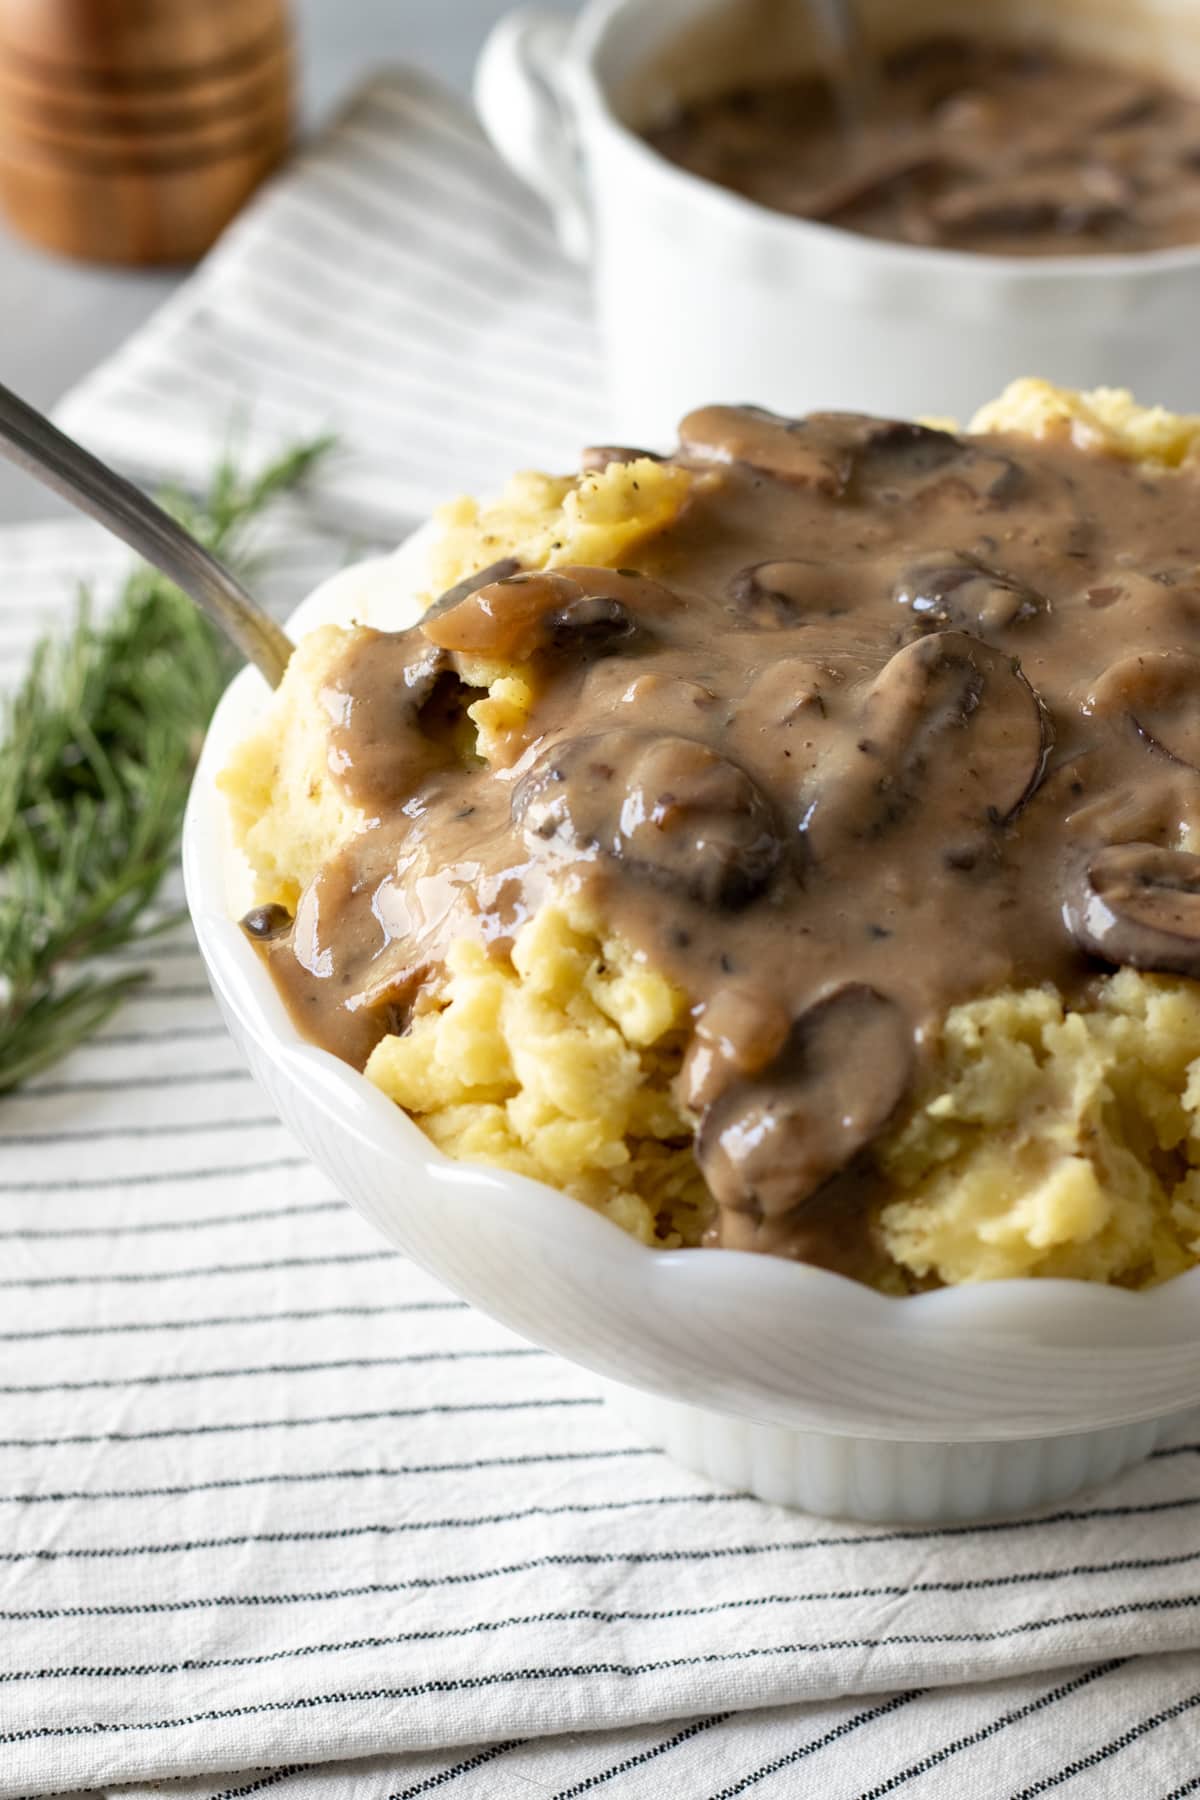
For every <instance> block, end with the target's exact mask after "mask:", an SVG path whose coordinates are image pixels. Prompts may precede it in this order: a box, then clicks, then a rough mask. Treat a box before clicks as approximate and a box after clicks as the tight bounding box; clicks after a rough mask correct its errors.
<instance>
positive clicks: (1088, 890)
mask: <svg viewBox="0 0 1200 1800" xmlns="http://www.w3.org/2000/svg"><path fill="white" fill-rule="evenodd" d="M1063 919H1064V921H1065V923H1066V926H1067V929H1068V931H1069V932H1070V933H1071V936H1072V937H1073V938H1074V940H1075V942H1076V943H1077V944H1078V945H1079V948H1080V949H1081V950H1085V951H1087V952H1088V954H1089V955H1091V956H1098V957H1100V958H1101V959H1102V961H1104V962H1109V963H1119V964H1124V965H1127V966H1128V967H1129V968H1131V969H1153V970H1157V971H1158V972H1159V973H1160V974H1164V975H1192V976H1200V856H1190V855H1188V854H1187V852H1186V851H1183V850H1164V849H1162V848H1160V847H1159V846H1158V845H1155V844H1114V845H1111V846H1110V847H1109V848H1108V849H1107V850H1101V851H1100V852H1099V853H1098V854H1097V855H1095V856H1093V857H1092V858H1091V860H1090V862H1089V863H1088V865H1087V867H1086V869H1085V870H1084V871H1083V873H1082V875H1081V876H1080V878H1079V879H1078V881H1077V883H1076V885H1075V887H1074V889H1073V891H1072V892H1071V893H1069V894H1068V896H1067V898H1066V900H1065V901H1064V903H1063Z"/></svg>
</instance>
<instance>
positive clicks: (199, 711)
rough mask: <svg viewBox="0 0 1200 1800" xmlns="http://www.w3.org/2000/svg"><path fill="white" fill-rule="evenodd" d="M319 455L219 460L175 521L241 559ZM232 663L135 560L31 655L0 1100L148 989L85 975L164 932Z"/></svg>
mask: <svg viewBox="0 0 1200 1800" xmlns="http://www.w3.org/2000/svg"><path fill="white" fill-rule="evenodd" d="M327 448H328V441H327V440H321V441H320V442H318V443H313V444H309V445H305V446H303V447H302V448H300V449H297V450H293V451H290V452H289V453H288V454H286V455H285V456H283V457H281V458H280V459H279V461H278V462H275V463H273V464H272V465H271V466H270V467H269V468H268V469H266V470H264V471H263V473H261V474H260V475H258V476H257V477H256V478H254V479H253V480H250V481H245V480H243V479H242V478H241V477H240V476H239V474H238V472H237V469H236V467H235V466H234V464H233V463H232V462H231V461H228V460H226V461H224V462H222V464H221V466H220V467H219V468H218V470H217V472H216V475H215V477H214V479H213V483H212V487H211V490H210V492H209V495H208V498H207V499H206V500H205V501H204V502H203V503H200V504H197V503H193V502H191V501H189V500H187V499H186V498H184V497H183V496H181V495H173V496H170V497H169V504H170V506H171V510H172V511H173V512H175V513H176V515H177V516H178V517H180V518H181V519H182V520H183V522H184V523H185V524H186V525H187V527H188V529H189V530H190V531H192V532H193V533H194V534H195V535H196V536H197V537H198V538H200V540H201V542H202V543H205V544H207V545H208V547H209V548H210V549H212V550H214V551H215V552H217V553H218V554H219V555H221V556H222V557H224V558H226V559H227V560H229V561H231V562H234V563H237V562H238V561H239V560H240V559H241V558H242V557H243V555H244V551H245V542H244V538H245V528H246V527H247V526H248V525H249V524H250V523H251V522H252V521H253V520H254V519H256V518H257V517H258V516H259V515H260V514H261V513H262V512H263V511H264V509H265V508H266V507H268V506H269V504H270V503H271V501H272V500H274V499H275V498H276V497H277V496H278V495H280V494H282V493H284V492H285V491H287V490H288V489H290V488H293V487H294V486H296V484H297V483H298V482H300V481H301V480H302V479H303V477H304V476H305V475H306V474H307V473H308V472H309V470H310V469H311V468H312V466H313V464H314V463H315V462H316V461H317V460H318V458H319V457H321V456H322V455H323V454H324V453H325V451H326V450H327ZM235 660H236V659H235V658H234V657H233V656H232V653H231V652H230V651H229V650H228V649H227V647H226V646H225V644H224V642H223V641H222V640H221V639H220V638H219V637H218V636H217V634H216V632H215V631H214V630H213V628H212V627H211V626H210V625H209V623H208V621H207V620H206V619H205V618H203V617H202V615H201V614H200V613H198V612H197V611H196V609H195V607H194V606H193V604H192V602H191V601H190V600H188V599H187V598H186V597H185V596H184V595H183V594H181V593H180V591H179V590H178V588H176V587H174V586H172V584H171V583H170V582H169V581H167V580H166V578H165V577H164V576H161V575H159V574H158V573H157V571H155V570H153V569H149V568H145V567H139V568H138V569H137V570H135V571H134V572H133V573H132V574H131V575H130V576H129V577H128V579H127V581H126V582H125V585H124V587H123V588H122V590H121V593H120V596H119V598H118V600H117V603H116V605H115V607H114V608H113V609H112V611H111V612H110V613H108V614H107V616H106V617H104V618H103V619H97V618H96V617H95V615H94V611H93V608H92V605H91V602H90V599H89V596H88V594H87V593H86V591H85V592H84V593H82V594H81V596H80V602H79V609H78V613H77V615H76V618H75V621H74V623H73V625H72V627H71V628H70V630H69V632H68V633H67V634H66V635H65V636H63V637H61V638H54V637H51V638H47V639H46V640H44V641H43V642H42V643H41V644H39V646H38V648H37V650H36V651H35V652H34V655H33V658H32V661H31V664H30V667H29V670H28V673H27V674H26V676H25V679H24V681H23V682H22V684H21V686H20V688H19V689H18V691H17V692H16V694H15V695H14V696H13V697H12V698H11V699H10V700H9V702H8V704H7V706H6V707H5V709H4V713H3V726H4V729H3V740H2V742H0V1093H3V1092H6V1091H7V1090H9V1089H10V1088H13V1087H16V1086H17V1085H18V1084H19V1083H20V1082H22V1081H24V1080H26V1079H27V1078H28V1077H29V1076H30V1075H33V1074H35V1073H36V1072H37V1071H38V1070H39V1069H44V1068H45V1067H46V1066H47V1065H48V1064H50V1063H53V1062H56V1061H57V1060H58V1058H59V1057H60V1056H62V1055H63V1054H64V1053H65V1052H66V1051H68V1050H69V1049H71V1048H72V1046H73V1045H75V1044H77V1043H78V1042H79V1041H80V1040H81V1039H82V1038H84V1037H86V1036H87V1035H88V1034H89V1033H90V1032H92V1031H94V1030H95V1029H96V1027H97V1026H98V1025H100V1024H101V1023H102V1022H103V1020H105V1019H106V1018H108V1017H109V1015H110V1014H111V1013H112V1012H113V1011H114V1009H115V1008H116V1007H117V1006H119V1005H120V1004H121V1002H122V1000H123V999H124V998H125V997H126V995H127V994H128V993H129V992H130V990H131V989H133V988H135V987H137V986H138V985H139V984H140V983H141V982H142V981H144V980H145V978H146V972H145V970H143V969H139V968H132V969H123V970H121V971H119V972H118V973H116V974H113V973H112V972H111V971H109V970H106V969H103V968H100V969H97V968H96V967H94V966H93V965H94V963H95V961H96V959H98V958H102V957H105V956H107V955H109V954H110V953H111V952H113V951H116V950H121V949H123V948H125V947H127V946H137V945H139V944H141V943H144V942H145V941H146V939H147V938H149V937H151V936H152V935H153V934H154V933H155V932H156V931H161V930H162V929H163V927H164V925H165V924H169V923H170V922H171V920H170V919H169V918H163V917H162V916H160V915H158V914H157V913H156V911H155V909H154V907H153V903H154V901H155V899H156V897H157V895H158V892H159V889H160V886H161V884H162V881H163V878H164V876H165V875H166V874H167V872H168V871H169V870H170V868H171V867H172V866H173V863H174V860H175V853H176V849H177V847H178V841H179V828H180V824H181V821H182V817H183V807H184V802H185V799H186V797H187V788H188V782H189V780H190V777H191V772H192V769H193V767H194V766H195V761H196V757H197V755H198V753H199V749H200V743H201V739H202V737H203V734H204V728H205V726H206V725H207V723H208V719H209V716H210V714H211V712H212V709H213V707H214V706H215V704H216V702H217V699H218V697H219V695H220V693H221V690H222V688H223V687H224V686H225V683H226V682H227V681H228V679H229V676H230V674H231V672H232V669H233V667H234V665H235Z"/></svg>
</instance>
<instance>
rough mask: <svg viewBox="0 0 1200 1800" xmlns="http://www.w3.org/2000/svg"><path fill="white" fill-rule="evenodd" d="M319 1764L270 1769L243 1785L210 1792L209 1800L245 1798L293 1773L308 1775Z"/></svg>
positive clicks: (275, 1785) (284, 1779)
mask: <svg viewBox="0 0 1200 1800" xmlns="http://www.w3.org/2000/svg"><path fill="white" fill-rule="evenodd" d="M318 1766H319V1765H318V1764H316V1763H292V1764H290V1765H289V1767H288V1768H286V1769H272V1770H271V1772H270V1774H269V1775H261V1776H260V1777H259V1779H258V1780H257V1781H248V1782H246V1784H245V1785H244V1786H243V1787H235V1788H222V1789H221V1792H220V1793H219V1794H212V1795H210V1796H209V1800H246V1795H247V1794H261V1793H262V1792H263V1791H264V1790H265V1789H266V1788H273V1787H278V1786H279V1784H280V1782H283V1781H290V1780H291V1779H292V1776H293V1775H308V1774H311V1772H312V1771H313V1769H315V1768H317V1767H318Z"/></svg>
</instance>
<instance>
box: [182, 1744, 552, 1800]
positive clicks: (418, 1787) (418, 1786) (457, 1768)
mask: <svg viewBox="0 0 1200 1800" xmlns="http://www.w3.org/2000/svg"><path fill="white" fill-rule="evenodd" d="M532 1742H533V1739H532V1738H508V1739H507V1740H506V1741H505V1742H504V1743H502V1744H489V1745H488V1747H487V1749H486V1750H477V1751H476V1752H475V1755H474V1756H468V1757H467V1758H466V1760H465V1761H464V1762H458V1763H453V1764H452V1765H451V1767H450V1768H448V1769H439V1770H438V1772H437V1774H436V1775H427V1776H426V1777H425V1779H424V1781H418V1782H415V1783H414V1784H413V1786H412V1787H406V1788H401V1789H400V1791H399V1792H398V1793H395V1794H389V1795H388V1800H415V1797H416V1795H418V1794H430V1793H432V1792H433V1790H434V1788H440V1787H445V1786H446V1784H447V1782H450V1781H457V1780H458V1778H459V1776H460V1775H472V1774H474V1772H475V1770H476V1769H482V1768H485V1767H486V1765H487V1764H488V1763H493V1762H496V1761H497V1760H498V1759H499V1758H500V1757H502V1756H507V1755H508V1753H509V1751H510V1750H524V1749H525V1748H526V1746H527V1745H529V1744H531V1743H532ZM217 1800H220V1796H217Z"/></svg>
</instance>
